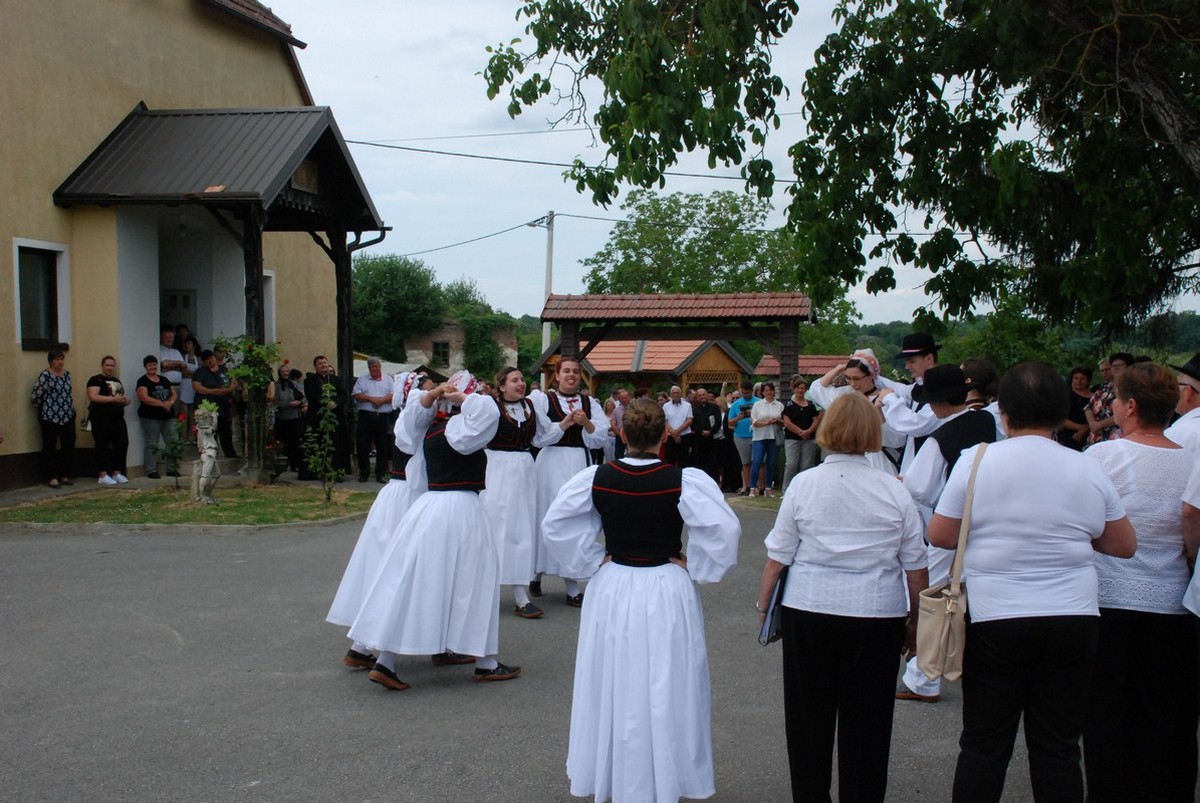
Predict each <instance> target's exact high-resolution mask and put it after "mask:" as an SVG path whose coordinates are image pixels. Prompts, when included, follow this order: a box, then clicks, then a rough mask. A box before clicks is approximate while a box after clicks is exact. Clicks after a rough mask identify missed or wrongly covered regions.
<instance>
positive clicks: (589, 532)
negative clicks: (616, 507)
mask: <svg viewBox="0 0 1200 803" xmlns="http://www.w3.org/2000/svg"><path fill="white" fill-rule="evenodd" d="M595 474H596V466H588V467H587V468H585V469H583V470H582V471H580V472H579V473H578V474H576V475H575V476H574V477H571V479H569V480H567V482H566V483H565V484H564V485H563V486H562V488H560V489H559V491H558V495H557V496H555V497H554V501H553V502H551V503H550V508H549V509H548V510H547V511H546V515H545V517H544V518H543V519H542V538H543V539H544V540H545V543H546V549H547V550H549V552H550V557H551V562H552V563H557V564H558V565H559V566H561V567H562V576H563V577H581V578H582V577H591V576H592V575H593V574H595V573H596V570H597V569H599V568H600V562H601V561H603V560H604V552H605V550H604V546H603V545H602V544H600V542H599V541H597V540H596V536H597V535H599V533H600V526H601V524H600V514H599V513H597V512H596V508H595V506H594V505H593V504H592V479H593V477H594V476H595Z"/></svg>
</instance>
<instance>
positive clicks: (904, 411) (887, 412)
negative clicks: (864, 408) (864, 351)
mask: <svg viewBox="0 0 1200 803" xmlns="http://www.w3.org/2000/svg"><path fill="white" fill-rule="evenodd" d="M875 384H876V385H878V386H880V387H885V388H890V389H891V391H892V392H891V393H889V394H888V395H886V396H884V397H883V402H882V405H881V406H882V407H883V420H884V421H886V422H887V426H888V429H890V430H891V431H892V432H895V433H897V434H898V435H904V436H906V437H907V438H908V440H907V441H905V443H904V454H903V456H902V458H901V460H900V473H901V474H908V469H909V466H911V465H912V462H913V460H914V459H915V458H916V454H917V452H916V439H917V438H924V437H927V436H929V435H932V434H933V433H934V431H935V430H936V429H937V428H938V427H940V426H941V425H942V424H943V423H944V422H943V421H941V420H939V419H938V417H937V416H936V415H934V414H933V410H931V409H930V407H929V405H928V404H925V405H918V404H917V403H916V402H914V401H913V399H912V392H913V388H915V387H916V386H917V385H919V384H921V383H920V382H918V383H916V384H914V385H904V384H901V383H899V382H893V381H892V380H890V379H888V378H887V377H882V376H881V377H876V382H875Z"/></svg>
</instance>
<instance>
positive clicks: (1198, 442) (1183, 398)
mask: <svg viewBox="0 0 1200 803" xmlns="http://www.w3.org/2000/svg"><path fill="white" fill-rule="evenodd" d="M1171 367H1172V368H1174V369H1175V370H1176V371H1178V372H1179V376H1177V377H1176V378H1175V382H1176V385H1177V386H1178V387H1179V402H1178V403H1177V404H1176V405H1175V412H1177V413H1179V418H1178V420H1176V421H1175V423H1174V424H1172V425H1171V426H1169V427H1167V429H1166V431H1165V432H1163V434H1164V435H1166V436H1167V437H1168V438H1170V439H1171V440H1173V441H1175V442H1176V443H1178V444H1179V445H1180V446H1182V447H1183V448H1185V449H1187V450H1188V451H1190V452H1191V453H1192V456H1193V457H1200V351H1198V352H1196V354H1194V355H1193V356H1192V358H1191V359H1190V360H1188V361H1187V362H1185V363H1184V364H1183V365H1172V366H1171Z"/></svg>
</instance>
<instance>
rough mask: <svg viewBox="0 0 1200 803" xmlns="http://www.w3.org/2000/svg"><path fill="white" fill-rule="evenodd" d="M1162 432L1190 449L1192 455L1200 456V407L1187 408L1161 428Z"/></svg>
mask: <svg viewBox="0 0 1200 803" xmlns="http://www.w3.org/2000/svg"><path fill="white" fill-rule="evenodd" d="M1163 434H1164V435H1166V436H1167V437H1168V438H1170V439H1171V440H1173V441H1175V442H1176V443H1178V444H1179V445H1180V446H1182V447H1183V448H1184V449H1187V450H1188V451H1190V452H1191V453H1192V455H1193V456H1200V407H1197V408H1196V409H1194V410H1188V411H1187V412H1186V413H1184V414H1183V415H1182V416H1180V417H1179V420H1178V421H1176V422H1175V423H1174V424H1172V425H1171V426H1169V427H1167V428H1166V429H1165V430H1163Z"/></svg>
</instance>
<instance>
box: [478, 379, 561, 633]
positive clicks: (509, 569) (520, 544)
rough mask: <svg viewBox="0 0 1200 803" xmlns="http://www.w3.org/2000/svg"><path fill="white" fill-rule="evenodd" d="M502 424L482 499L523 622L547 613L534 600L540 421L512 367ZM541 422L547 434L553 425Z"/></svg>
mask: <svg viewBox="0 0 1200 803" xmlns="http://www.w3.org/2000/svg"><path fill="white" fill-rule="evenodd" d="M495 394H496V406H497V407H498V408H499V410H500V423H499V425H498V426H497V427H496V437H494V438H492V441H491V443H489V444H488V446H487V488H486V489H485V490H484V491H483V493H481V494H480V495H479V499H480V501H482V502H483V507H484V509H485V510H486V511H487V517H488V521H489V522H490V523H491V526H492V537H493V538H494V539H495V541H496V549H497V550H498V551H499V552H500V584H501V585H506V586H512V590H513V602H514V603H515V610H514V613H516V615H517V616H520V617H521V618H522V619H537V618H539V617H541V615H542V609H541V608H539V607H538V606H536V605H534V604H533V603H532V602H530V600H529V581H530V580H532V579H533V575H534V570H535V568H536V567H535V560H536V548H535V546H534V543H535V541H536V540H537V538H538V517H537V475H536V473H535V471H534V463H533V453H532V452H531V451H530V447H531V446H532V444H533V437H534V435H536V434H537V431H538V426H539V419H538V416H537V414H536V413H534V411H533V403H532V402H530V401H529V400H528V399H526V398H525V378H524V377H523V376H521V372H520V371H519V370H518V369H516V368H513V367H511V366H509V367H507V368H503V369H501V371H500V373H499V374H497V375H496V388H495ZM548 423H549V422H547V421H546V420H545V419H541V424H542V428H543V429H544V428H545V426H546V425H548Z"/></svg>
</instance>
